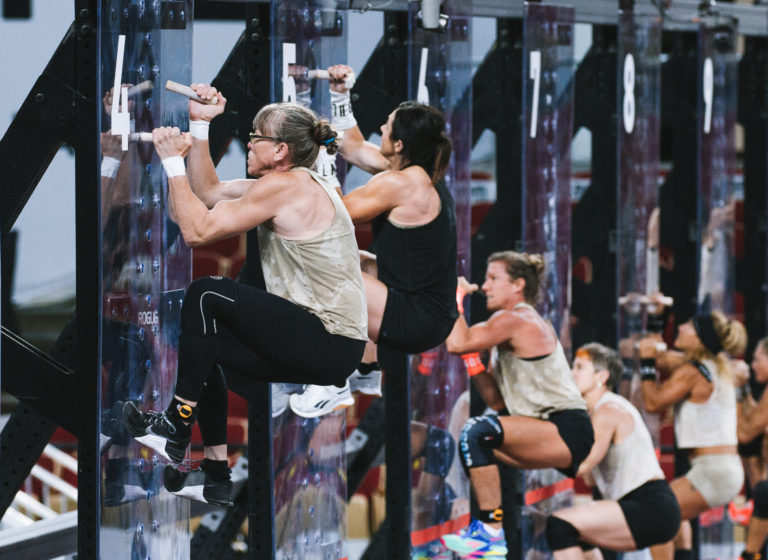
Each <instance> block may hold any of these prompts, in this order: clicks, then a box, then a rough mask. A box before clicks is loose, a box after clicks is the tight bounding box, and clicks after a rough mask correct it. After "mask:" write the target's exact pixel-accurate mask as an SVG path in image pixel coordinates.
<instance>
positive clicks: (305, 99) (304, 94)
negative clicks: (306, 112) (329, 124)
mask: <svg viewBox="0 0 768 560" xmlns="http://www.w3.org/2000/svg"><path fill="white" fill-rule="evenodd" d="M311 93H312V92H311V91H310V90H304V91H299V92H297V93H296V103H298V104H299V105H301V106H303V107H306V108H307V109H311V108H312V95H311Z"/></svg>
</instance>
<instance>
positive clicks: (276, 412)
mask: <svg viewBox="0 0 768 560" xmlns="http://www.w3.org/2000/svg"><path fill="white" fill-rule="evenodd" d="M270 386H271V389H272V418H277V417H278V416H280V415H281V414H282V413H283V412H285V409H286V408H288V397H289V396H290V394H291V388H290V386H289V385H288V384H287V383H270Z"/></svg>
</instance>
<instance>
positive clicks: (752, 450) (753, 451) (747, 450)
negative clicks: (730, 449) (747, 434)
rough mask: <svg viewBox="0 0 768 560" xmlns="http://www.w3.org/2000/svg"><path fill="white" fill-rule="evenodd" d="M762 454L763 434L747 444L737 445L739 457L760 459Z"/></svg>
mask: <svg viewBox="0 0 768 560" xmlns="http://www.w3.org/2000/svg"><path fill="white" fill-rule="evenodd" d="M762 454H763V434H760V435H759V436H757V437H756V438H755V439H753V440H751V441H748V442H747V443H740V444H739V455H741V456H742V457H760V456H761V455H762Z"/></svg>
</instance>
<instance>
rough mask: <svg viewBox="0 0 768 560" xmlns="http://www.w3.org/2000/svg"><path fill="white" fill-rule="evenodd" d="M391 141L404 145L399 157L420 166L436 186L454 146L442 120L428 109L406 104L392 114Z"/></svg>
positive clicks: (441, 115)
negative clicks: (393, 115) (398, 141)
mask: <svg viewBox="0 0 768 560" xmlns="http://www.w3.org/2000/svg"><path fill="white" fill-rule="evenodd" d="M390 140H392V142H396V141H397V140H400V141H401V142H402V143H403V151H402V152H401V153H402V156H403V157H404V158H405V159H406V160H408V162H409V163H410V164H412V165H419V166H421V167H423V168H424V170H425V171H426V172H427V173H428V174H429V176H430V177H431V178H432V183H433V184H434V183H437V182H438V181H439V180H440V179H441V178H442V176H443V175H445V170H446V169H447V168H448V161H449V160H450V158H451V151H452V149H453V145H452V144H451V139H450V138H448V135H447V134H446V131H445V117H444V116H443V114H442V113H441V112H440V111H438V110H437V109H435V108H434V107H430V106H429V105H424V104H423V103H418V102H416V101H405V102H403V103H401V104H400V106H399V107H398V108H397V109H396V110H395V117H394V119H393V120H392V132H391V134H390Z"/></svg>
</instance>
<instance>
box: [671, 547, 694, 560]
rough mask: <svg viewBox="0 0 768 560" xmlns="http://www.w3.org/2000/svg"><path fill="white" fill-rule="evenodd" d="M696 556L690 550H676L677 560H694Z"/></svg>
mask: <svg viewBox="0 0 768 560" xmlns="http://www.w3.org/2000/svg"><path fill="white" fill-rule="evenodd" d="M694 558H696V556H695V555H694V554H693V550H691V549H690V548H678V549H677V550H675V560H693V559H694Z"/></svg>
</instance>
